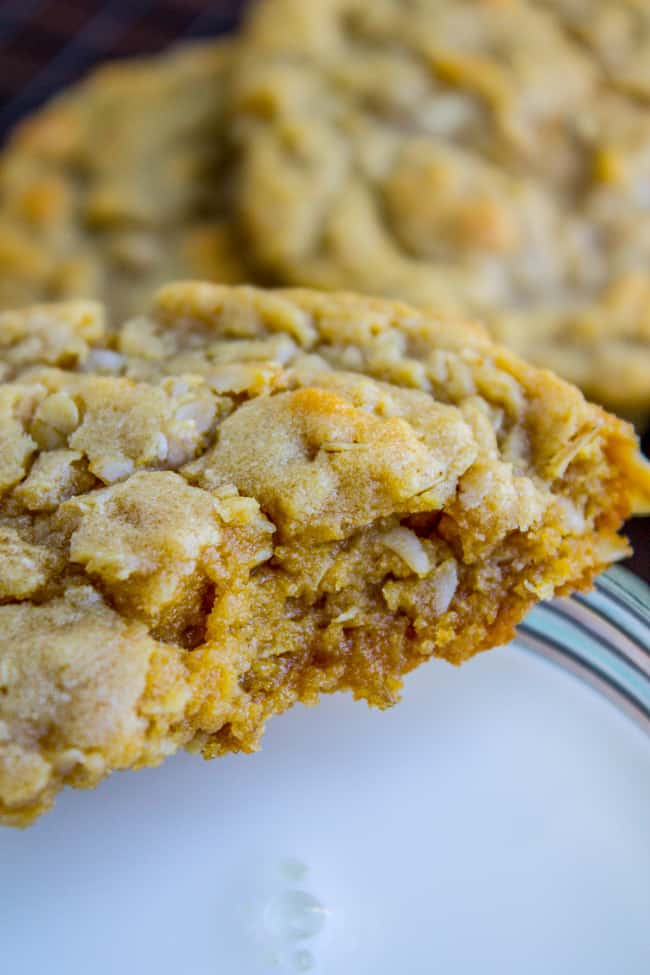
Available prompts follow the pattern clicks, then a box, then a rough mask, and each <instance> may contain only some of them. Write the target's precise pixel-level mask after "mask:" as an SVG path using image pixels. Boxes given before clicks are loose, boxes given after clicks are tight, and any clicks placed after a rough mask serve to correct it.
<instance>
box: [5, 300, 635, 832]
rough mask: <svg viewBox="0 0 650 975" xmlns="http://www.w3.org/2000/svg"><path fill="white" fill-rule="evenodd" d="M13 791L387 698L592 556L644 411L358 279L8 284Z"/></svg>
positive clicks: (248, 737)
mask: <svg viewBox="0 0 650 975" xmlns="http://www.w3.org/2000/svg"><path fill="white" fill-rule="evenodd" d="M0 357H1V359H2V362H3V370H4V374H3V382H2V384H1V385H0V492H1V493H0V604H1V605H0V818H2V819H3V820H4V821H5V822H8V823H15V824H19V825H24V824H26V823H28V822H30V821H31V820H32V819H33V818H35V817H36V816H37V815H39V814H40V813H41V812H43V811H44V810H46V809H47V808H48V807H49V806H50V805H51V803H52V801H53V798H54V796H55V794H56V792H57V791H58V790H59V789H60V788H61V787H62V786H63V785H66V784H69V785H73V786H80V787H85V786H91V785H94V784H96V783H97V782H98V781H99V780H100V779H101V778H102V777H104V776H105V775H107V774H108V773H109V772H110V771H112V770H114V769H119V768H127V767H136V768H137V767H139V766H142V765H148V764H155V763H157V762H159V761H161V760H162V759H163V758H164V757H165V756H166V755H168V754H171V753H172V752H173V751H175V750H176V749H178V748H180V747H183V746H185V747H188V748H190V749H194V750H200V751H202V752H203V753H204V754H205V755H206V756H208V757H209V756H213V755H218V754H221V753H222V752H225V751H232V750H235V751H250V750H252V749H254V748H255V747H257V744H258V742H259V738H260V735H261V733H262V731H263V728H264V723H265V721H266V719H267V718H268V717H269V716H270V715H272V714H275V713H279V712H281V711H283V710H285V709H286V708H288V707H290V706H291V705H292V704H293V703H294V702H295V701H303V702H305V703H313V702H315V701H316V700H317V698H318V696H319V694H321V693H324V692H330V691H335V690H348V691H351V692H352V693H353V694H354V695H355V696H356V697H359V698H365V699H366V700H367V701H369V702H370V703H371V704H375V705H378V706H380V707H385V706H387V705H389V704H392V703H393V702H394V701H395V700H396V699H397V697H398V694H399V689H400V685H401V679H402V677H403V675H404V674H405V673H406V672H408V671H409V670H411V669H412V668H414V667H416V666H417V665H418V664H419V663H421V662H423V661H424V660H426V659H428V658H431V657H440V658H444V659H446V660H449V661H451V662H453V663H460V662H462V661H463V660H465V659H466V658H468V657H470V656H471V655H472V654H474V653H476V652H478V651H480V650H483V649H487V648H489V647H491V646H494V645H497V644H500V643H503V642H505V641H506V640H508V639H509V638H510V637H511V636H512V633H513V628H514V626H515V625H516V623H517V622H518V621H519V620H520V619H521V617H522V616H523V615H524V613H525V612H526V610H527V609H528V608H529V607H530V606H531V605H533V604H534V603H535V602H536V601H537V600H539V599H541V598H546V597H549V596H551V595H553V594H554V593H562V592H567V591H570V590H571V589H572V588H581V587H582V588H584V587H585V586H588V585H589V583H590V580H591V579H592V577H593V575H594V574H595V573H597V572H598V571H600V570H601V569H602V568H603V567H605V566H606V565H607V564H609V562H611V561H612V560H613V559H616V558H618V557H620V556H622V555H624V554H625V553H626V552H627V547H626V544H625V541H624V540H623V539H622V538H621V537H620V536H619V534H618V530H619V528H620V525H621V523H622V520H623V519H624V518H625V517H626V516H627V515H628V514H629V513H630V512H631V511H633V510H639V509H640V508H642V507H643V506H644V505H646V506H647V504H648V501H649V498H650V477H649V475H648V470H647V468H646V467H645V466H644V464H643V461H642V460H641V458H640V456H639V455H638V452H637V445H636V441H635V438H634V435H633V432H632V430H631V428H630V427H628V425H627V424H625V423H623V422H622V421H620V420H618V419H616V418H614V417H613V416H610V415H608V414H607V413H605V412H604V411H602V410H601V409H600V408H598V407H596V406H593V405H591V404H589V403H587V402H586V401H585V400H584V398H583V396H582V395H581V393H580V392H579V391H578V390H577V389H575V388H573V387H571V386H569V385H567V384H566V383H564V382H562V381H561V380H559V379H556V378H555V377H553V376H552V375H550V374H549V373H545V372H541V371H539V370H536V369H534V368H532V367H530V366H527V365H526V364H524V363H523V362H522V361H521V360H519V359H517V358H516V357H515V356H514V355H513V354H512V353H510V352H508V351H506V350H505V349H504V348H502V347H500V346H498V345H495V344H494V343H493V342H492V341H491V340H490V339H489V338H488V336H487V334H486V333H484V332H483V331H482V330H480V329H478V328H476V327H474V326H471V325H462V324H458V323H449V322H444V321H440V320H437V319H435V318H434V317H432V316H430V315H427V314H425V313H422V312H419V311H416V310H415V309H413V308H410V307H409V306H406V305H400V304H396V303H391V302H388V301H385V300H371V299H365V298H360V297H356V296H351V295H345V294H320V293H317V292H309V291H299V290H296V291H278V292H273V291H263V290H259V289H254V288H250V287H232V288H231V287H227V286H218V285H209V284H191V283H190V284H176V285H170V286H168V287H167V288H165V289H163V290H162V291H161V292H160V293H159V295H158V297H157V299H156V302H155V304H154V306H153V308H152V309H151V310H150V311H146V310H145V309H143V313H142V314H140V315H138V316H137V317H135V318H131V319H129V320H127V321H126V322H124V323H123V325H122V326H121V327H119V328H115V327H113V328H110V329H109V328H108V327H107V325H106V315H105V313H104V311H103V309H102V307H101V306H100V305H98V304H95V303H92V302H69V303H63V304H60V305H41V306H34V307H31V308H28V309H25V310H22V311H16V312H5V313H2V314H0Z"/></svg>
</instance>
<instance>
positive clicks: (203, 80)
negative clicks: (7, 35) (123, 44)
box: [0, 43, 246, 322]
mask: <svg viewBox="0 0 650 975" xmlns="http://www.w3.org/2000/svg"><path fill="white" fill-rule="evenodd" d="M230 57H231V48H230V47H228V46H226V45H223V44H220V43H210V44H206V45H203V44H201V45H193V46H191V47H187V48H184V49H181V50H178V51H176V52H172V53H171V54H167V55H164V56H161V57H152V58H143V59H141V60H137V61H127V62H120V63H117V64H114V65H110V66H107V67H102V68H100V69H99V70H97V71H95V72H93V73H92V74H91V75H90V76H89V78H88V79H87V80H86V81H84V82H82V83H80V84H78V85H77V86H76V87H74V88H72V89H71V90H70V91H69V92H68V93H65V94H64V95H62V96H61V97H59V98H57V99H55V100H54V101H53V102H51V103H50V104H49V105H47V106H46V107H45V109H43V110H42V111H41V112H38V113H37V114H36V115H35V116H33V117H32V118H31V119H29V120H28V121H26V122H25V123H23V125H22V126H20V127H19V129H18V130H17V132H16V134H15V135H14V136H13V138H12V140H11V141H10V144H9V146H8V147H7V149H6V150H5V151H4V153H3V154H2V155H0V307H2V308H8V307H18V306H19V305H21V304H23V305H24V304H29V303H33V302H35V301H51V300H59V299H61V298H69V297H82V298H97V299H100V300H102V301H103V302H105V303H106V304H107V305H108V307H109V310H110V312H111V314H112V315H114V316H115V319H116V321H118V322H119V321H120V320H121V319H122V318H123V317H125V316H127V315H130V314H135V313H136V312H138V311H140V310H141V309H142V307H144V306H145V305H146V303H147V302H148V301H149V300H150V298H151V296H152V295H153V293H154V292H155V290H156V289H157V288H158V287H159V286H160V285H161V284H164V283H165V282H167V281H169V280H170V279H173V278H174V277H197V278H202V279H206V280H207V279H214V280H219V281H241V280H244V279H245V278H246V274H245V272H244V270H243V268H242V266H241V261H240V259H239V258H238V257H237V256H236V252H237V251H236V248H235V247H234V246H233V243H232V239H231V233H230V229H229V223H228V221H227V219H226V218H225V200H224V194H223V192H222V187H223V185H224V183H223V179H222V175H221V172H222V169H223V165H224V159H223V148H224V142H223V139H222V129H223V122H222V112H223V98H224V84H225V77H226V74H227V71H228V70H229V62H230Z"/></svg>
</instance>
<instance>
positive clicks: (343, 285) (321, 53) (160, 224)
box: [0, 0, 650, 420]
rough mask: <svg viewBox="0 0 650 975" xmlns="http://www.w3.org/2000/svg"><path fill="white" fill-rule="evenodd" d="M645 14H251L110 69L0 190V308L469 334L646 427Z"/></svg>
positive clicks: (23, 146)
mask: <svg viewBox="0 0 650 975" xmlns="http://www.w3.org/2000/svg"><path fill="white" fill-rule="evenodd" d="M648 64H650V6H648V4H646V3H645V2H638V0H624V2H622V3H621V2H619V0H373V2H372V3H368V2H366V0H310V2H308V3H306V2H305V0H259V2H258V3H257V4H256V5H254V6H252V7H251V9H250V12H249V17H248V20H247V22H246V23H245V25H244V27H243V29H242V32H241V33H240V35H239V36H237V37H235V38H233V39H230V40H228V41H226V42H214V43H209V44H204V45H195V46H193V47H188V48H186V49H184V50H179V51H175V52H173V53H171V54H168V55H164V56H162V57H156V58H150V59H147V60H141V61H137V62H134V63H128V62H127V63H122V64H118V65H114V66H111V67H108V68H102V69H100V70H99V71H97V72H95V73H94V74H93V75H91V76H90V77H89V78H88V79H87V80H86V81H85V82H83V83H82V84H80V85H78V86H77V87H76V88H75V89H73V90H72V91H70V92H67V93H65V94H64V95H63V96H61V97H60V98H58V99H56V100H55V101H54V102H53V103H51V104H50V105H49V106H47V107H46V108H45V110H43V111H41V112H40V113H39V114H38V115H37V116H35V117H34V118H31V119H29V120H28V121H27V122H25V123H24V124H23V125H22V126H21V128H20V129H19V130H18V131H17V132H16V134H15V136H14V138H13V139H12V141H11V143H10V145H9V147H8V149H7V150H6V151H5V153H4V156H3V158H2V163H1V169H0V207H1V212H0V304H1V305H2V306H4V307H14V306H15V305H16V304H24V303H25V302H29V301H40V300H46V301H51V300H59V299H62V298H68V297H84V298H88V297H91V298H100V299H102V300H105V301H107V302H108V305H109V308H110V309H111V310H114V314H115V316H116V319H119V318H120V317H123V316H124V315H128V314H132V313H137V312H139V311H140V310H141V309H142V307H143V304H146V302H147V301H148V299H149V297H150V296H151V294H152V293H153V292H154V291H155V288H156V287H157V286H158V285H160V284H164V283H166V282H167V281H169V280H172V279H174V278H187V277H190V278H197V279H201V280H211V281H218V282H235V281H241V282H244V281H246V282H249V283H258V284H263V285H280V286H282V285H287V284H290V285H299V286H308V287H316V288H324V289H327V290H333V289H345V290H354V291H358V292H362V293H364V294H371V295H383V296H387V297H392V298H398V299H399V300H404V301H408V302H411V303H414V304H416V305H418V306H420V307H424V308H427V309H430V310H432V311H434V312H435V313H436V314H439V315H440V314H443V315H445V316H451V317H453V316H460V317H467V316H471V317H478V318H480V319H481V320H482V321H483V322H484V323H485V324H486V325H487V326H488V328H489V329H490V331H491V333H492V334H493V335H494V336H495V337H496V338H497V339H498V340H499V341H502V342H504V343H505V344H507V345H508V346H509V347H510V348H512V349H513V350H515V351H516V352H517V353H519V354H520V355H522V356H524V357H525V358H527V359H528V360H529V361H531V362H533V363H534V364H536V365H539V366H543V367H545V368H550V369H552V370H553V371H555V372H557V373H558V374H559V375H561V376H564V377H565V378H567V379H569V380H570V381H572V382H574V383H576V384H577V385H579V386H580V387H581V388H582V389H583V391H584V392H585V394H586V395H587V396H588V397H589V398H591V399H593V400H596V401H597V402H600V403H602V404H604V405H606V406H608V407H609V408H611V409H613V410H614V411H616V412H618V413H619V414H621V415H625V416H628V417H632V418H634V419H639V420H643V418H644V417H647V415H648V413H649V412H650V379H649V377H650V284H649V283H648V274H647V269H648V266H649V264H650V108H649V107H648V99H649V98H650V70H649V69H648Z"/></svg>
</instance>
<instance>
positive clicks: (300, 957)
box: [291, 948, 316, 972]
mask: <svg viewBox="0 0 650 975" xmlns="http://www.w3.org/2000/svg"><path fill="white" fill-rule="evenodd" d="M291 960H292V961H293V967H294V968H295V969H296V971H297V972H308V971H310V970H311V969H312V968H313V967H314V965H315V964H316V961H315V959H314V956H313V955H312V953H311V951H307V949H306V948H301V949H300V951H297V952H296V953H295V954H294V956H293V958H292V959H291Z"/></svg>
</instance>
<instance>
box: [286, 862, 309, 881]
mask: <svg viewBox="0 0 650 975" xmlns="http://www.w3.org/2000/svg"><path fill="white" fill-rule="evenodd" d="M280 870H281V871H282V873H283V874H284V876H285V877H286V878H287V880H293V881H294V882H295V881H298V880H304V879H305V877H306V876H307V874H308V873H309V868H308V866H307V864H306V863H303V862H302V860H298V859H297V857H285V859H284V860H283V861H282V863H281V864H280Z"/></svg>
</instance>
